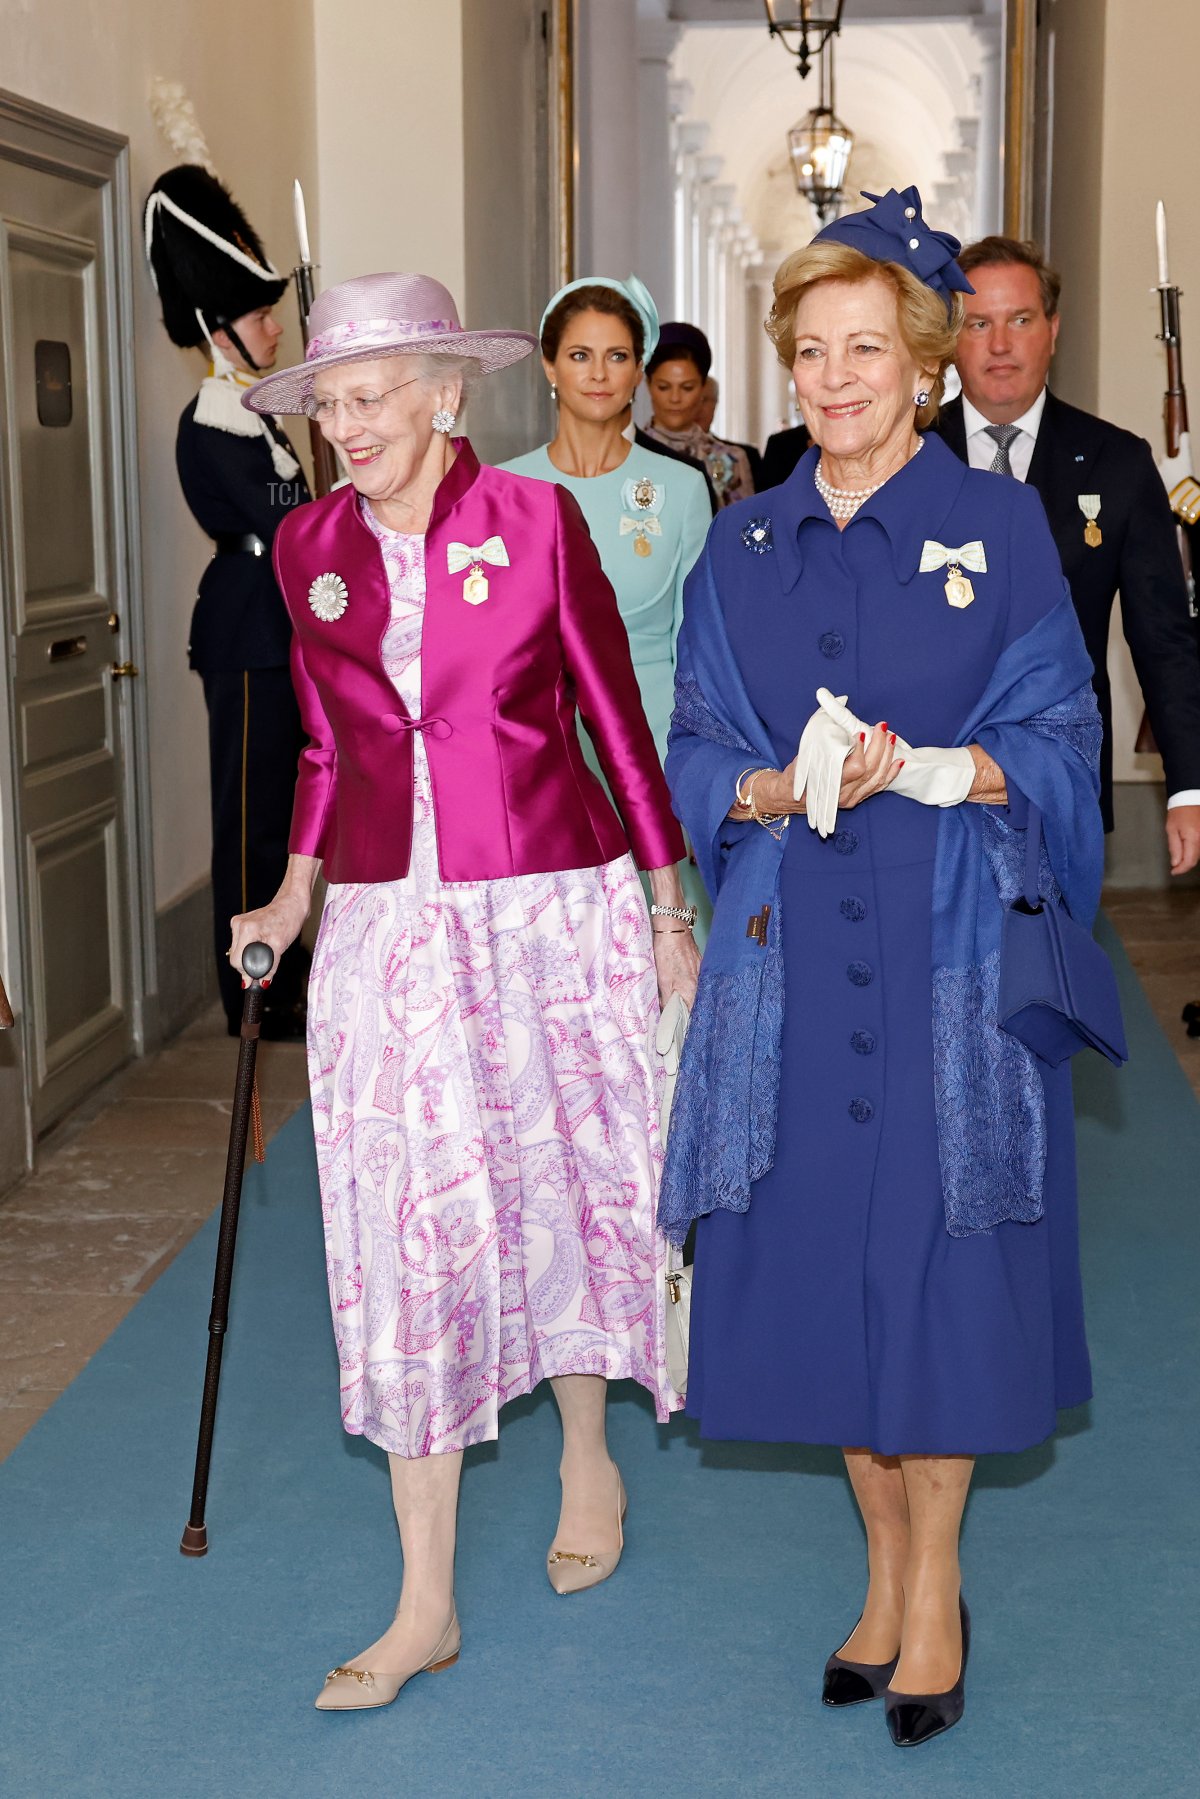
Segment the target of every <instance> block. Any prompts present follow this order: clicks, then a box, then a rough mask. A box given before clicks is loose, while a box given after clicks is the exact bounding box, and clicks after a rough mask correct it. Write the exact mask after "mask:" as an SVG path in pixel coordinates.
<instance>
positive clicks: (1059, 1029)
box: [996, 805, 1129, 1068]
mask: <svg viewBox="0 0 1200 1799" xmlns="http://www.w3.org/2000/svg"><path fill="white" fill-rule="evenodd" d="M1041 846H1042V815H1041V812H1040V811H1039V809H1038V808H1037V807H1036V806H1033V805H1031V806H1030V808H1029V824H1028V827H1027V829H1026V833H1025V890H1024V893H1023V894H1022V896H1021V897H1020V898H1019V899H1017V900H1014V901H1013V903H1012V905H1011V906H1009V907H1007V908H1006V909H1005V913H1004V922H1003V928H1002V933H1001V937H1000V997H999V1004H998V1006H997V1009H996V1015H997V1022H998V1024H999V1025H1000V1028H1001V1030H1005V1031H1009V1032H1011V1034H1012V1035H1013V1036H1014V1037H1017V1038H1019V1039H1020V1041H1021V1042H1022V1043H1024V1044H1025V1045H1026V1047H1027V1048H1028V1049H1031V1050H1032V1051H1033V1053H1034V1055H1036V1056H1040V1057H1041V1059H1042V1061H1043V1062H1049V1063H1050V1064H1051V1065H1052V1066H1053V1067H1055V1068H1057V1067H1058V1065H1059V1064H1060V1063H1061V1062H1065V1061H1066V1060H1067V1058H1068V1057H1069V1056H1073V1055H1075V1053H1076V1052H1077V1051H1078V1050H1081V1049H1096V1050H1099V1052H1100V1054H1101V1055H1102V1056H1107V1057H1108V1060H1109V1061H1110V1062H1114V1063H1115V1064H1116V1065H1117V1067H1118V1068H1119V1067H1120V1065H1121V1063H1122V1062H1127V1061H1128V1060H1129V1051H1128V1049H1127V1048H1126V1045H1125V1027H1124V1025H1123V1024H1122V1022H1121V1002H1120V1000H1119V998H1118V997H1117V979H1116V976H1115V975H1114V973H1113V969H1112V963H1111V962H1110V961H1109V959H1108V957H1107V956H1106V955H1105V953H1104V951H1103V950H1102V949H1101V947H1100V945H1099V944H1098V943H1097V942H1096V940H1095V938H1094V937H1093V936H1092V933H1091V932H1090V931H1088V930H1085V929H1084V927H1083V926H1082V925H1081V924H1077V923H1076V921H1075V920H1074V919H1073V918H1072V917H1071V914H1070V913H1069V912H1068V911H1067V908H1066V906H1065V905H1062V904H1061V903H1057V904H1056V903H1055V902H1054V901H1053V900H1043V899H1041V898H1040V897H1039V895H1038V864H1039V859H1040V852H1041Z"/></svg>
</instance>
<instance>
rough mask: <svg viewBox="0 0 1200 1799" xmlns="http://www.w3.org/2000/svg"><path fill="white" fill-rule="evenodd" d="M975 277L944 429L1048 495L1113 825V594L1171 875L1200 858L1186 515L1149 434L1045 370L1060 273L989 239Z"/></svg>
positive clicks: (1199, 741) (1018, 247)
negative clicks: (1156, 786)
mask: <svg viewBox="0 0 1200 1799" xmlns="http://www.w3.org/2000/svg"><path fill="white" fill-rule="evenodd" d="M959 262H960V264H961V266H962V269H963V271H964V273H965V274H966V275H967V276H968V278H969V280H970V282H971V284H972V286H973V287H974V289H975V292H974V294H973V295H971V294H966V295H964V296H963V297H964V300H965V303H966V323H965V325H964V326H963V331H962V335H961V337H960V338H959V348H958V355H957V358H956V362H957V366H958V372H959V375H960V376H961V378H962V386H963V391H962V396H961V398H959V399H957V400H953V401H951V403H950V404H949V405H948V406H944V407H943V408H942V411H941V415H940V417H939V419H938V422H937V425H936V426H935V429H936V430H938V431H940V433H941V435H942V437H943V438H944V439H945V441H946V443H947V444H948V445H949V446H950V448H951V449H952V450H954V451H956V452H957V454H958V455H959V456H961V457H962V459H963V461H964V462H969V463H970V465H971V466H972V467H973V468H982V469H991V470H992V471H993V472H994V473H996V474H999V475H1003V476H1012V477H1015V478H1016V479H1017V480H1019V481H1028V482H1029V484H1030V485H1031V486H1032V487H1035V488H1036V489H1037V491H1038V493H1039V494H1040V495H1041V497H1042V503H1043V505H1044V506H1045V508H1046V516H1047V518H1048V519H1049V521H1050V529H1051V531H1052V532H1053V534H1054V540H1055V542H1056V543H1057V545H1058V553H1059V555H1060V557H1061V558H1062V565H1063V571H1064V573H1065V574H1066V577H1067V580H1068V582H1069V583H1070V587H1071V596H1072V598H1073V600H1074V602H1075V610H1076V611H1077V612H1078V614H1079V622H1080V624H1081V625H1082V627H1083V635H1084V640H1085V642H1086V644H1087V648H1088V653H1089V655H1090V656H1091V658H1092V661H1093V663H1094V665H1095V671H1096V672H1095V675H1094V677H1093V683H1094V686H1095V689H1096V698H1097V700H1098V701H1099V704H1100V714H1101V717H1102V719H1103V721H1104V746H1103V749H1102V752H1101V770H1100V778H1101V806H1102V808H1103V812H1104V822H1105V826H1106V828H1107V829H1109V830H1111V829H1112V822H1113V819H1112V742H1111V733H1112V696H1111V693H1110V690H1109V680H1108V667H1107V657H1108V633H1109V621H1110V618H1111V614H1112V607H1113V601H1114V599H1115V598H1116V596H1117V594H1118V592H1119V593H1120V596H1121V624H1122V628H1123V630H1124V632H1125V637H1126V641H1127V642H1128V644H1129V648H1130V652H1131V654H1132V656H1133V665H1134V668H1135V669H1136V671H1137V677H1138V680H1139V682H1140V683H1141V688H1142V693H1143V696H1144V698H1145V701H1146V709H1147V711H1148V713H1149V715H1150V723H1151V725H1152V727H1153V730H1154V736H1155V741H1156V742H1157V744H1158V747H1159V750H1160V752H1161V754H1162V759H1163V766H1164V768H1165V771H1166V779H1167V795H1168V798H1167V808H1168V810H1167V820H1166V831H1167V845H1168V849H1169V851H1170V857H1171V872H1172V874H1183V873H1185V872H1186V871H1187V870H1188V869H1189V868H1193V867H1194V866H1195V865H1196V863H1197V861H1198V860H1200V656H1198V655H1197V653H1196V639H1195V635H1194V631H1193V627H1192V623H1191V620H1190V618H1189V613H1188V595H1187V586H1186V583H1185V581H1184V576H1183V568H1182V564H1181V562H1180V557H1179V549H1178V544H1177V541H1176V535H1175V522H1174V518H1173V516H1172V513H1171V508H1170V506H1169V504H1168V502H1167V495H1166V490H1165V488H1164V487H1163V484H1162V481H1161V479H1160V477H1159V473H1158V470H1157V468H1156V467H1155V464H1154V457H1153V455H1152V453H1151V450H1150V446H1149V444H1148V443H1146V442H1145V440H1144V439H1143V438H1140V437H1135V436H1134V435H1133V433H1132V432H1129V431H1123V430H1122V429H1121V428H1120V427H1119V426H1118V425H1110V424H1108V423H1107V421H1106V420H1104V419H1100V418H1096V417H1094V416H1093V415H1092V414H1091V413H1089V412H1081V411H1080V410H1079V409H1078V408H1077V407H1075V406H1068V405H1067V404H1066V403H1065V402H1064V401H1062V400H1060V399H1058V398H1057V396H1056V395H1054V394H1053V393H1051V392H1050V390H1049V388H1048V387H1047V385H1046V379H1047V376H1048V374H1049V370H1050V360H1051V357H1052V356H1053V354H1054V346H1055V342H1056V340H1057V338H1058V327H1059V314H1058V295H1059V285H1060V284H1059V279H1058V276H1057V275H1056V274H1055V273H1054V271H1053V270H1052V269H1050V268H1048V267H1047V266H1046V264H1045V263H1044V262H1043V261H1042V259H1041V257H1040V255H1039V254H1038V252H1037V250H1036V248H1035V247H1034V246H1033V245H1031V244H1022V243H1018V242H1016V241H1015V240H1014V239H1012V238H1005V237H987V238H984V239H983V240H982V242H980V243H978V244H972V245H969V246H968V247H967V249H965V250H964V251H963V253H962V255H961V256H960V257H959Z"/></svg>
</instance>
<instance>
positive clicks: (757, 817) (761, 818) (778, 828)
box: [746, 768, 788, 843]
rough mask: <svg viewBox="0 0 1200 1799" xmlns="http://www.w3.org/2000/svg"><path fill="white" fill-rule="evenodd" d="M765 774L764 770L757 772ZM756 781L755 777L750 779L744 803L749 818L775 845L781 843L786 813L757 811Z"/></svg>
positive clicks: (785, 824) (785, 826)
mask: <svg viewBox="0 0 1200 1799" xmlns="http://www.w3.org/2000/svg"><path fill="white" fill-rule="evenodd" d="M767 772H768V770H767V769H765V768H760V769H759V770H758V774H760V775H765V774H766V773H767ZM756 779H757V775H755V776H752V777H751V781H750V790H749V795H748V797H747V802H746V803H747V804H748V806H749V808H750V816H751V818H752V819H753V820H754V822H755V824H756V825H761V826H762V828H763V830H764V831H769V832H770V833H771V836H772V837H773V838H774V839H775V841H776V843H782V841H783V833H784V832H785V831H786V830H787V822H788V821H787V814H786V812H760V811H759V809H758V806H757V805H756V804H755V799H754V782H755V780H756Z"/></svg>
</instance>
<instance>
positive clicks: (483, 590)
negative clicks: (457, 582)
mask: <svg viewBox="0 0 1200 1799" xmlns="http://www.w3.org/2000/svg"><path fill="white" fill-rule="evenodd" d="M487 597H488V578H487V576H486V575H485V574H484V572H483V569H482V567H481V566H480V564H479V563H478V562H475V563H472V565H471V571H470V573H469V574H468V576H467V578H466V580H465V581H464V582H463V599H464V600H465V601H466V602H467V605H468V606H482V605H483V602H484V601H485V600H486V599H487Z"/></svg>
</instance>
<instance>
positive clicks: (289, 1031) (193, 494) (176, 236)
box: [145, 162, 310, 1037]
mask: <svg viewBox="0 0 1200 1799" xmlns="http://www.w3.org/2000/svg"><path fill="white" fill-rule="evenodd" d="M145 231H146V251H147V255H148V256H149V259H150V267H151V271H152V273H153V277H154V283H155V286H156V288H157V289H158V296H159V299H160V301H161V303H162V317H163V324H164V325H165V326H166V328H167V332H168V334H169V336H170V338H171V340H172V342H174V343H177V344H179V345H180V347H181V348H183V349H192V348H197V349H203V350H206V351H207V353H208V356H209V358H210V366H209V371H208V374H207V375H206V377H205V378H204V380H203V381H202V382H201V383H200V391H199V393H198V394H197V396H196V398H195V399H194V400H193V401H192V402H191V404H190V405H188V406H187V407H185V409H184V412H183V415H182V417H181V418H180V421H179V432H178V435H177V438H176V443H175V460H176V466H177V467H178V470H179V479H180V483H181V485H182V487H183V493H184V498H185V499H186V500H187V503H188V505H189V506H190V508H191V510H192V512H193V513H194V515H195V517H196V519H197V521H198V522H199V524H200V525H201V527H202V529H203V530H205V531H206V532H207V533H208V535H209V537H211V538H212V540H213V556H212V560H211V562H210V563H209V564H208V567H207V568H206V569H205V571H204V574H203V575H202V577H201V580H200V589H199V594H198V596H197V600H196V606H195V610H194V611H193V613H192V630H191V642H190V645H189V649H188V655H189V660H190V664H191V666H192V668H194V669H195V670H196V672H197V674H198V675H199V676H200V678H201V680H202V681H203V683H204V699H205V704H206V705H207V707H208V738H209V763H210V774H211V781H212V837H213V849H212V889H213V915H214V916H213V924H214V947H215V952H216V958H217V972H218V980H219V983H220V988H221V998H222V1002H223V1004H224V1007H225V1012H226V1016H227V1018H228V1020H229V1030H230V1033H231V1034H233V1035H236V1033H237V1031H238V1030H239V1028H240V1025H241V1016H242V983H241V978H240V976H239V975H238V974H236V973H235V972H234V971H233V970H232V969H231V967H230V965H229V961H228V957H227V950H228V947H229V920H230V918H231V917H232V916H233V915H234V914H235V913H239V912H246V911H248V910H250V909H251V908H253V907H255V906H260V905H263V904H265V902H266V901H267V900H268V899H269V898H270V897H271V895H272V894H273V893H274V892H275V891H276V889H277V888H278V886H279V883H280V881H281V880H282V878H283V873H284V869H285V867H286V864H287V838H288V828H289V824H290V821H291V813H292V799H293V794H294V789H295V781H296V764H297V759H298V757H299V754H300V751H301V749H302V747H303V745H304V742H305V737H304V732H303V729H302V727H301V724H300V713H299V709H298V707H297V705H296V697H295V694H294V692H293V690H292V682H291V675H290V673H289V667H288V664H289V657H290V652H291V626H290V623H289V621H288V615H287V611H286V609H285V607H284V604H283V600H282V599H281V597H280V594H279V589H278V587H277V586H276V584H275V576H274V573H273V571H272V565H271V545H272V541H273V539H274V536H275V530H276V527H277V525H278V524H279V521H280V520H281V519H282V518H283V516H284V514H285V513H287V512H289V511H290V510H291V508H292V507H293V506H298V505H300V504H301V503H302V502H303V501H305V500H307V499H308V498H309V497H310V495H309V491H308V486H307V483H306V482H305V479H304V474H303V471H302V469H301V467H300V464H299V462H298V461H297V459H296V456H295V454H294V452H293V450H292V446H291V444H290V443H289V442H288V439H287V437H286V435H285V433H284V432H283V430H282V429H281V428H280V426H279V425H278V423H277V422H276V420H275V419H274V418H272V417H271V416H269V415H266V414H256V413H253V412H248V411H246V409H245V408H244V407H243V406H242V404H241V396H242V394H243V392H244V391H245V389H246V388H247V387H248V386H250V385H251V383H252V382H253V381H254V379H255V378H256V377H257V376H258V375H260V374H263V373H264V372H265V371H266V370H267V369H269V368H271V366H272V365H273V363H274V361H275V353H276V348H277V346H278V342H279V339H280V337H281V336H282V334H283V332H282V327H281V326H280V325H279V324H278V322H277V321H276V319H275V317H274V315H273V308H274V305H275V302H276V301H277V300H278V299H279V298H280V296H281V295H282V293H283V291H284V289H285V288H286V286H287V278H286V277H285V276H282V275H280V274H279V273H278V272H277V271H276V270H275V269H274V268H272V266H271V264H270V262H269V261H268V259H267V256H266V252H265V251H264V249H263V246H262V244H261V242H260V241H259V238H258V236H257V234H256V233H255V231H254V230H253V228H252V226H251V225H250V222H249V220H248V219H247V218H246V215H245V214H244V213H243V212H242V210H241V208H240V207H239V206H238V205H237V204H236V203H235V201H234V200H233V198H232V196H231V195H230V194H229V192H228V191H227V189H226V188H225V187H223V186H222V184H221V182H220V181H218V180H217V179H216V177H215V175H213V174H212V173H211V172H210V171H209V170H208V169H207V168H203V167H201V166H200V165H199V164H198V163H195V162H192V163H184V164H181V165H180V166H179V167H177V168H173V169H170V170H168V171H167V173H166V174H165V175H161V176H160V177H159V179H158V180H157V181H156V182H155V183H154V186H153V188H152V189H151V191H150V196H149V199H148V200H147V202H146V212H145ZM305 973H306V957H305V954H304V951H303V950H302V949H300V948H296V949H293V950H291V951H289V953H288V954H287V955H286V956H285V957H284V958H283V961H282V962H281V964H280V966H279V967H278V969H277V970H276V972H275V976H274V979H273V980H272V983H271V992H270V995H269V997H268V1000H267V1002H266V1005H265V1008H264V1015H263V1032H262V1034H263V1036H264V1037H302V1036H303V1034H304V998H303V993H304V981H305Z"/></svg>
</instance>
